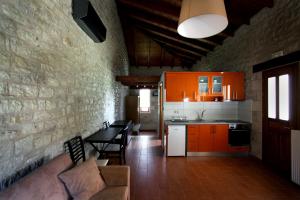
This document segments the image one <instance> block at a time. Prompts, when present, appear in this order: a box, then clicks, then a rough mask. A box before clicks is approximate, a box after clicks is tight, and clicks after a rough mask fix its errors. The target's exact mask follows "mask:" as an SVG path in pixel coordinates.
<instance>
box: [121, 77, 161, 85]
mask: <svg viewBox="0 0 300 200" xmlns="http://www.w3.org/2000/svg"><path fill="white" fill-rule="evenodd" d="M116 81H118V82H121V83H122V84H123V85H126V86H136V85H155V84H156V85H157V84H158V82H159V81H160V76H116Z"/></svg>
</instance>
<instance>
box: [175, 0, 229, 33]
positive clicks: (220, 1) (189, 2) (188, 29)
mask: <svg viewBox="0 0 300 200" xmlns="http://www.w3.org/2000/svg"><path fill="white" fill-rule="evenodd" d="M227 25H228V19H227V14H226V10H225V4H224V0H183V1H182V5H181V11H180V17H179V24H178V28H177V31H178V33H179V34H180V35H181V36H183V37H187V38H206V37H210V36H213V35H216V34H218V33H220V32H221V31H223V30H224V29H225V28H226V27H227Z"/></svg>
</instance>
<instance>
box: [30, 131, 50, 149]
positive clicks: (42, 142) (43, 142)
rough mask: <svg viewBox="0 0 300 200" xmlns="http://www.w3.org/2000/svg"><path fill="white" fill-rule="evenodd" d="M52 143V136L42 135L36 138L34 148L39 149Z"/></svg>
mask: <svg viewBox="0 0 300 200" xmlns="http://www.w3.org/2000/svg"><path fill="white" fill-rule="evenodd" d="M50 143H51V135H46V134H41V135H39V136H38V137H36V138H34V148H35V149H39V148H41V147H45V146H47V145H49V144H50Z"/></svg>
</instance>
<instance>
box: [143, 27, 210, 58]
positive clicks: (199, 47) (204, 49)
mask: <svg viewBox="0 0 300 200" xmlns="http://www.w3.org/2000/svg"><path fill="white" fill-rule="evenodd" d="M138 27H139V28H140V29H143V30H145V31H147V32H149V33H152V34H155V35H158V36H161V37H163V38H167V39H170V40H174V41H176V42H178V43H181V44H186V45H189V46H191V47H193V48H195V49H199V50H200V51H203V52H210V51H211V50H213V48H211V49H207V48H204V47H201V46H199V45H196V44H195V43H196V42H194V43H192V42H189V41H186V40H184V39H182V38H180V37H179V36H175V37H174V36H169V35H166V34H164V33H161V32H158V31H153V30H151V29H148V28H144V27H143V26H142V25H138Z"/></svg>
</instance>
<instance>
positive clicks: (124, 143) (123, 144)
mask: <svg viewBox="0 0 300 200" xmlns="http://www.w3.org/2000/svg"><path fill="white" fill-rule="evenodd" d="M121 134H122V136H121V142H120V145H121V147H122V146H123V147H126V143H127V140H126V138H127V135H128V129H123V130H122V131H121Z"/></svg>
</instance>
